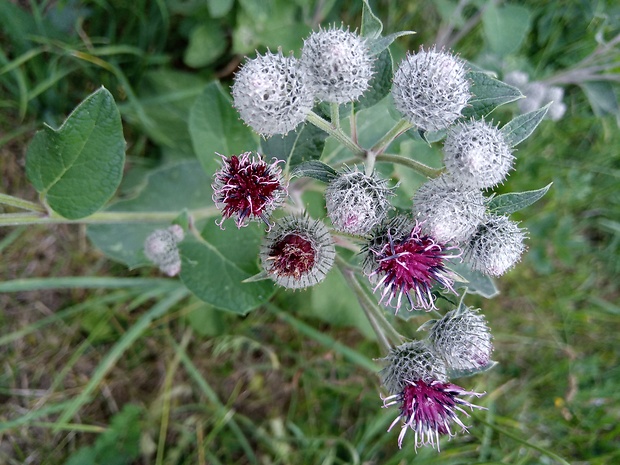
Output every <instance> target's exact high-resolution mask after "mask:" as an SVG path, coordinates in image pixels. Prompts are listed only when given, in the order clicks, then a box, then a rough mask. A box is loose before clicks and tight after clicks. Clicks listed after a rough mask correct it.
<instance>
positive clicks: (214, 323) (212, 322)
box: [187, 301, 226, 337]
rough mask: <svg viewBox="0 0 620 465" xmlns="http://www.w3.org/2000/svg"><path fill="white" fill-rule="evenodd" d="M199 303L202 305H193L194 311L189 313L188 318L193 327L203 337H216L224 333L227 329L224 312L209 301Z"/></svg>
mask: <svg viewBox="0 0 620 465" xmlns="http://www.w3.org/2000/svg"><path fill="white" fill-rule="evenodd" d="M198 302H199V301H198ZM199 303H200V305H192V306H191V308H192V311H191V312H189V314H188V315H187V320H188V322H189V325H190V326H191V327H192V329H193V330H194V331H195V332H196V333H198V334H200V335H201V336H203V337H215V336H219V335H221V334H224V332H225V331H226V322H225V321H224V314H223V313H222V312H220V311H218V310H217V309H216V308H215V307H213V306H211V305H209V304H207V303H204V302H199Z"/></svg>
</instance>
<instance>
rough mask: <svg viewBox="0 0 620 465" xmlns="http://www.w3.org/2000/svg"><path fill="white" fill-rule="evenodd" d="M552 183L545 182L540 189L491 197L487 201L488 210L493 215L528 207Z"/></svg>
mask: <svg viewBox="0 0 620 465" xmlns="http://www.w3.org/2000/svg"><path fill="white" fill-rule="evenodd" d="M552 184H553V183H549V184H547V185H546V186H545V187H543V188H541V189H537V190H534V191H526V192H511V193H510V194H503V195H498V196H496V197H493V198H492V199H491V200H490V202H489V207H488V208H489V210H490V211H491V212H492V213H493V214H495V215H509V214H510V213H514V212H516V211H519V210H522V209H524V208H525V207H529V206H530V205H532V204H533V203H534V202H536V201H537V200H539V199H541V198H542V197H543V196H544V195H545V194H546V193H547V192H548V191H549V189H550V188H551V185H552Z"/></svg>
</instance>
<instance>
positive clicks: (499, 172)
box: [444, 120, 514, 189]
mask: <svg viewBox="0 0 620 465" xmlns="http://www.w3.org/2000/svg"><path fill="white" fill-rule="evenodd" d="M444 154H445V155H444V163H445V164H446V169H447V170H448V172H449V173H450V174H452V176H453V177H454V178H455V179H457V180H458V181H460V182H462V183H463V184H466V185H468V186H472V187H477V188H479V189H486V188H489V187H493V186H496V185H497V184H499V183H501V182H503V181H504V179H506V176H507V175H508V172H509V171H510V170H511V169H512V165H513V163H514V156H513V155H512V150H511V148H510V145H509V144H508V142H506V139H505V138H504V135H503V133H502V131H500V130H499V129H498V128H497V127H496V126H493V125H492V124H489V123H486V122H484V121H477V120H471V121H468V122H466V123H460V124H458V125H456V126H455V127H453V128H451V129H450V131H448V135H447V137H446V141H445V143H444Z"/></svg>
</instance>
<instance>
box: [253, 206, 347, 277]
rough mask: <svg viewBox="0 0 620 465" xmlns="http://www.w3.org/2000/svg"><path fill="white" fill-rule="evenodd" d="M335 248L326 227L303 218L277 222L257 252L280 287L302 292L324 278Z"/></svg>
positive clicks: (293, 217)
mask: <svg viewBox="0 0 620 465" xmlns="http://www.w3.org/2000/svg"><path fill="white" fill-rule="evenodd" d="M335 256H336V249H335V248H334V244H333V241H332V238H331V236H330V234H329V231H328V229H327V227H326V226H325V225H324V224H323V223H321V222H320V221H318V220H311V219H310V218H308V217H306V216H287V217H285V218H282V219H281V220H278V222H277V223H276V224H275V226H274V227H273V229H272V230H271V231H270V232H269V233H268V234H267V237H266V238H265V240H264V241H263V244H262V246H261V251H260V258H261V262H262V265H263V268H264V270H265V271H266V272H267V274H268V275H269V276H270V277H271V278H272V279H273V280H274V281H275V282H276V283H278V284H279V285H280V286H284V287H287V288H289V289H301V288H305V287H309V286H314V285H315V284H317V283H319V282H320V281H322V280H323V278H325V275H326V274H327V272H328V271H329V270H330V268H331V267H332V265H333V264H334V258H335Z"/></svg>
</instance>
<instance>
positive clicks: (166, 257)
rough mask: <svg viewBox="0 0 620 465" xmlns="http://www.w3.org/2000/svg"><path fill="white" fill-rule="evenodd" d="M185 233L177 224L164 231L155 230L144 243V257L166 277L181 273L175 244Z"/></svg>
mask: <svg viewBox="0 0 620 465" xmlns="http://www.w3.org/2000/svg"><path fill="white" fill-rule="evenodd" d="M184 236H185V233H184V232H183V228H181V226H179V225H178V224H173V225H172V226H170V227H168V228H166V229H156V230H155V231H153V232H152V233H151V234H150V235H149V236H148V237H147V238H146V240H145V241H144V255H145V256H146V258H148V259H149V260H150V261H151V262H153V264H155V265H157V266H158V267H159V269H160V270H161V271H162V272H163V273H166V274H167V275H168V276H175V275H177V274H179V272H180V271H181V257H180V256H179V248H178V247H177V244H178V243H179V242H181V241H182V240H183V238H184Z"/></svg>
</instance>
